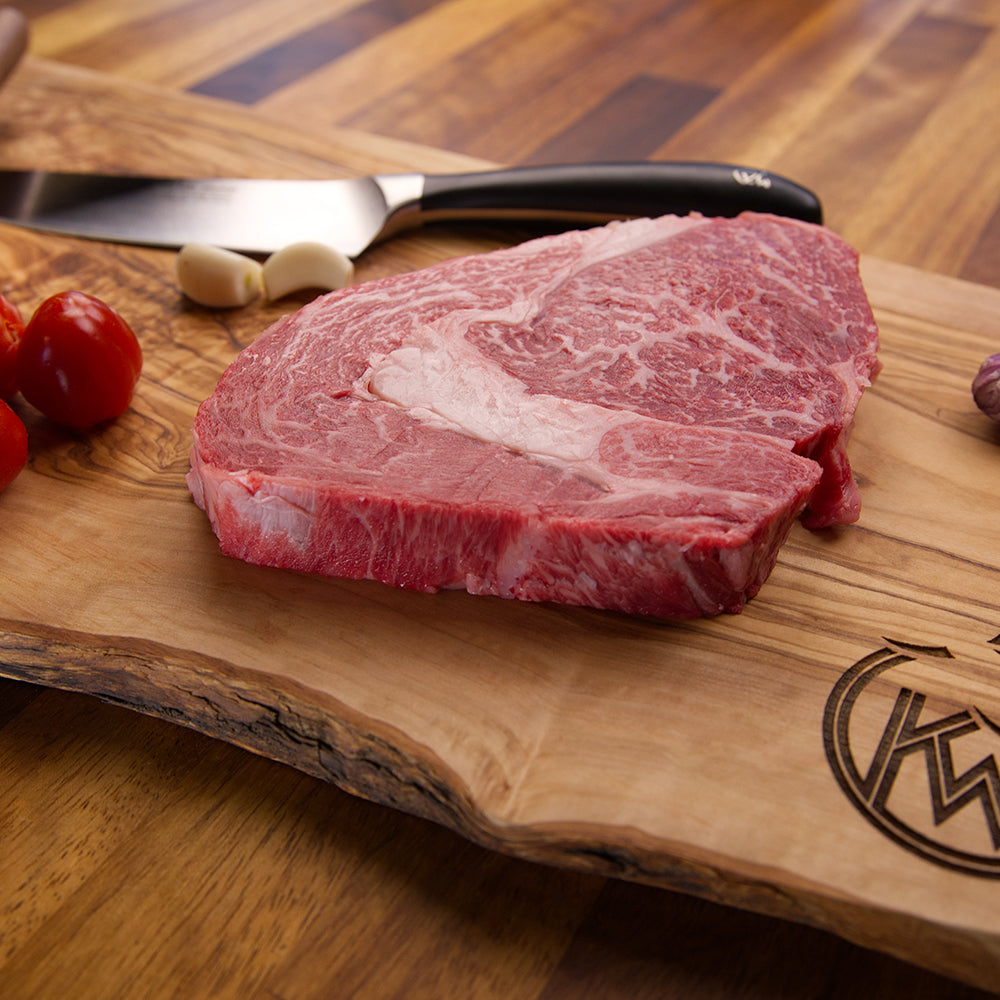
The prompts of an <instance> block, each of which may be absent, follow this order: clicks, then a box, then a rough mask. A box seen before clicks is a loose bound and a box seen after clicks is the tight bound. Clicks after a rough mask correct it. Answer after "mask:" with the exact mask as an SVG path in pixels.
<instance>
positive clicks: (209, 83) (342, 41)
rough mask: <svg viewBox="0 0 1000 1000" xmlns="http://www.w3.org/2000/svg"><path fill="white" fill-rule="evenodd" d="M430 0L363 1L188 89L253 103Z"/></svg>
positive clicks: (414, 13)
mask: <svg viewBox="0 0 1000 1000" xmlns="http://www.w3.org/2000/svg"><path fill="white" fill-rule="evenodd" d="M436 2H437V0H368V2H367V3H363V4H361V5H360V6H357V7H354V8H351V9H349V10H347V11H345V12H344V13H342V14H339V15H338V16H337V17H334V18H331V19H330V20H328V21H324V22H322V23H320V24H317V25H315V26H314V27H311V28H310V29H309V30H308V31H305V32H303V33H302V34H300V35H296V36H295V37H293V38H289V39H287V40H286V41H283V42H281V43H279V44H278V45H274V46H272V47H270V48H268V49H265V50H264V51H262V52H258V53H256V54H255V55H253V56H252V57H251V58H250V59H247V60H246V61H244V62H240V63H238V64H237V65H235V66H231V67H229V68H228V69H226V70H225V71H223V72H222V73H218V74H216V75H215V76H212V77H210V78H208V79H207V80H203V81H202V82H201V83H196V84H194V85H193V86H191V87H189V88H188V89H189V90H191V91H192V92H193V93H196V94H204V95H206V96H209V97H221V98H224V99H226V100H229V101H236V102H238V103H240V104H256V103H257V102H258V101H260V100H263V98H265V97H267V96H268V95H269V94H271V93H273V92H274V91H276V90H279V89H281V88H282V87H285V86H287V85H288V84H290V83H294V82H295V81H297V80H299V79H301V78H302V77H304V76H306V75H307V74H309V73H311V72H312V71H313V70H316V69H319V68H321V67H323V66H325V65H327V64H328V63H330V62H333V61H334V60H336V59H339V58H340V57H341V56H344V55H346V54H347V53H348V52H351V51H352V50H353V49H356V48H358V47H359V46H361V45H364V44H365V43H366V42H369V41H371V40H372V39H373V38H375V37H377V36H378V35H380V34H381V33H382V32H384V31H388V30H390V29H391V28H394V27H396V26H397V25H399V24H402V23H404V22H405V21H407V20H409V19H410V18H411V17H416V16H417V15H418V14H420V13H422V12H423V11H425V10H427V9H428V8H430V7H433V6H434V5H435V3H436Z"/></svg>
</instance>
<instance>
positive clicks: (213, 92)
mask: <svg viewBox="0 0 1000 1000" xmlns="http://www.w3.org/2000/svg"><path fill="white" fill-rule="evenodd" d="M19 7H20V9H22V10H23V11H24V12H25V14H27V15H28V16H29V18H30V21H31V28H32V41H31V50H30V51H31V52H32V54H34V55H36V56H43V57H46V58H48V59H53V60H57V61H60V62H65V63H68V64H71V65H77V66H82V67H87V68H92V69H97V70H100V71H103V72H108V73H111V74H114V75H115V76H118V77H122V78H125V79H130V80H135V81H137V82H139V83H148V84H155V85H157V86H164V87H168V88H175V89H178V90H188V91H192V92H194V93H198V94H202V95H206V96H209V97H214V98H219V99H221V100H224V101H232V102H236V103H238V104H241V105H245V106H248V107H252V108H254V109H255V110H257V111H260V112H263V113H265V114H267V115H271V116H274V118H275V119H276V120H278V121H280V122H282V123H284V124H287V125H289V126H292V127H295V128H300V129H304V130H308V131H310V132H312V133H313V134H315V135H316V136H317V138H318V139H321V138H322V136H323V135H324V134H331V135H332V134H334V133H336V134H337V135H338V136H341V137H342V136H344V135H345V134H347V133H345V132H344V131H343V130H345V129H346V130H355V131H357V132H358V133H359V134H369V133H373V134H376V135H378V136H383V137H387V138H388V139H390V140H391V139H401V140H407V141H412V142H418V143H421V144H425V145H428V146H432V147H440V148H443V149H447V150H450V151H453V152H455V153H459V154H465V155H467V156H470V157H474V158H481V159H486V160H491V161H497V162H502V163H533V162H543V161H552V160H563V159H626V158H685V159H686V158H717V159H726V160H733V161H740V162H745V163H748V164H754V165H758V166H763V167H767V168H769V169H772V170H776V171H779V172H782V173H786V174H788V175H790V176H794V177H795V178H796V179H797V180H800V181H802V182H803V183H806V184H808V185H809V186H811V187H813V188H815V189H816V190H817V191H818V192H820V194H821V196H822V198H823V201H824V204H825V206H826V208H827V214H828V221H829V223H830V225H831V226H832V227H833V228H835V229H837V230H839V231H840V232H842V233H843V234H844V235H845V236H847V237H848V238H849V239H851V240H852V241H854V242H855V243H856V245H858V246H859V248H861V249H862V250H863V251H865V252H868V253H871V254H875V255H878V256H881V257H885V258H888V259H890V260H895V261H899V262H901V263H905V264H910V265H914V266H918V267H922V268H925V269H928V270H933V271H937V272H940V273H943V274H948V275H953V276H956V277H961V278H965V279H968V280H972V281H976V282H979V283H982V284H989V285H993V286H996V287H1000V155H998V154H1000V139H998V134H1000V130H997V129H996V128H995V126H993V125H991V121H992V120H994V119H995V118H996V111H997V108H998V97H997V95H1000V2H998V0H869V2H861V0H853V2H848V0H837V2H833V0H831V2H826V3H822V2H817V3H806V4H804V3H801V2H799V0H759V2H747V0H674V2H670V0H662V2H654V0H439V2H433V0H367V2H355V0H197V2H192V0H142V2H136V0H75V2H67V3H60V2H57V0H26V2H23V3H21V4H19ZM0 99H2V95H0ZM80 116H81V127H82V128H85V127H86V121H87V117H86V116H87V109H86V108H81V109H80ZM54 774H59V775H61V776H63V778H64V779H65V777H66V776H67V775H68V776H70V778H71V780H64V783H63V784H61V785H60V786H58V789H57V792H56V794H53V785H52V783H51V778H52V776H53V775H54ZM0 781H2V783H3V787H4V789H5V796H4V798H3V799H2V801H0V810H2V811H0V836H2V831H3V829H4V826H5V824H12V825H13V826H12V827H11V828H16V829H17V831H18V836H20V837H34V838H37V841H38V843H39V851H38V856H37V864H36V865H35V866H34V867H33V868H32V869H31V870H30V871H27V872H25V871H23V870H20V869H19V870H17V871H14V870H11V869H10V867H9V866H5V865H4V863H3V859H2V858H0V959H2V960H3V961H4V963H5V965H4V966H3V971H4V973H5V976H4V979H5V980H6V981H7V982H8V983H9V982H17V983H19V984H22V985H21V986H20V987H19V989H21V990H22V992H20V993H16V994H14V995H13V996H12V995H11V994H10V992H9V990H8V991H7V992H5V991H4V989H3V987H2V986H0V996H4V997H8V996H10V997H11V1000H28V998H29V997H31V998H32V1000H34V998H36V997H56V996H70V995H72V994H73V991H74V985H75V984H76V983H77V982H78V980H79V978H80V977H81V976H82V975H83V974H85V973H88V972H90V973H94V974H97V975H100V976H103V977H104V978H105V981H107V982H113V983H115V984H116V986H117V988H118V989H119V990H120V993H119V995H128V996H134V997H138V996H174V995H177V996H212V995H226V996H246V997H253V996H282V997H285V998H289V1000H290V998H293V997H294V998H306V997H316V998H339V997H373V998H374V997H393V996H399V997H407V998H410V997H440V996H461V997H470V998H471V997H483V998H486V997H490V998H492V997H497V998H500V997H505V998H506V997H539V998H544V1000H564V998H565V1000H571V998H572V1000H576V998H585V997H594V998H598V997H600V998H605V997H606V998H611V1000H615V998H619V997H620V998H623V1000H624V998H629V1000H642V998H647V997H648V998H660V997H673V996H679V997H685V998H693V1000H700V998H706V1000H707V998H723V997H725V998H729V997H748V998H757V997H760V998H768V1000H770V998H780V997H789V998H798V997H833V996H838V997H839V996H853V995H857V996H873V997H880V998H883V997H884V998H890V1000H895V998H900V1000H902V998H907V1000H909V998H916V997H927V998H930V997H935V998H937V997H940V998H951V1000H972V998H974V997H981V996H986V994H984V993H982V992H980V991H977V990H974V989H972V988H970V987H966V986H963V985H961V984H959V983H956V982H952V981H949V980H945V979H942V978H940V977H938V976H934V975H931V974H929V973H926V972H924V971H921V970H919V969H917V968H915V967H914V966H911V965H907V964H904V963H901V962H898V961H895V960H894V959H891V958H888V957H886V956H884V955H880V954H877V953H875V952H870V951H866V950H863V949H860V948H857V947H854V946H853V945H850V944H848V943H846V942H844V941H842V940H840V939H838V938H835V937H833V936H832V935H829V934H826V933H823V932H820V931H816V930H812V929H809V928H806V927H802V926H798V925H792V924H786V923H784V922H781V921H776V920H772V919H768V918H764V917H759V916H755V915H752V914H748V913H744V912H740V911H736V910H732V909H728V908H723V907H719V906H716V905H714V904H711V903H708V902H704V901H701V900H696V899H693V898H688V897H685V896H680V895H676V894H673V893H668V892H664V891H659V890H653V889H647V888H644V887H641V886H637V885H629V884H626V883H622V882H618V881H615V880H606V879H602V878H598V877H595V876H590V875H584V874H580V873H572V872H565V871H558V870H554V869H548V868H545V867H539V866H535V865H530V864H527V863H522V862H518V861H515V860H512V859H509V858H505V857H502V856H499V855H496V854H492V853H489V852H486V851H484V850H482V849H480V848H478V847H476V846H474V845H471V844H468V843H466V842H464V841H462V840H461V839H459V838H457V837H455V836H453V835H451V834H450V833H448V832H446V831H444V830H441V829H438V828H437V827H434V826H432V825H431V824H428V823H425V822H422V821H419V820H416V819H413V818H412V817H409V816H405V815H402V814H399V813H396V812H395V811H392V810H388V809H384V808H381V807H377V806H373V805H370V804H368V803H364V802H361V801H359V800H357V799H354V798H352V797H350V796H348V795H346V794H343V793H341V792H339V791H338V790H336V789H335V788H332V787H331V786H329V785H325V784H322V783H320V782H318V781H316V780H314V779H312V778H309V777H308V776H305V775H302V774H300V773H298V772H295V771H292V770H290V769H288V768H286V767H283V766H281V765H278V764H274V763H271V762H268V761H266V760H263V759H260V758H258V757H255V756H252V755H249V754H246V753H243V752H242V751H240V750H238V749H236V748H234V747H232V746H229V745H227V744H224V743H219V742H216V741H213V740H210V739H208V738H206V737H203V736H200V735H198V734H196V733H193V732H190V731H188V730H186V729H181V728H178V727H174V726H171V725H168V724H166V723H162V722H158V721H155V720H153V719H149V718H145V717H142V716H138V715H136V714H135V713H132V712H129V711H126V710H124V709H121V708H116V707H114V706H110V705H105V704H101V703H98V702H95V701H93V700H91V699H89V698H86V697H83V696H80V695H73V694H68V693H64V692H58V691H53V690H43V689H40V688H35V687H32V686H30V685H26V684H21V683H15V682H12V681H6V680H0ZM165 812H169V814H170V816H171V827H170V828H171V830H172V831H173V830H175V829H176V828H177V826H178V825H182V826H183V827H184V829H185V830H187V831H188V836H187V837H186V838H185V839H184V840H183V842H181V843H178V842H177V841H176V839H169V840H168V838H167V837H166V836H165V835H164V833H163V829H164V828H163V826H162V825H161V817H162V816H163V814H164V813H165ZM452 872H458V873H460V874H459V875H458V876H457V877H452V874H451V873H452ZM25 880H33V881H34V883H35V885H36V886H37V892H34V893H31V894H25V893H24V892H23V891H21V890H22V887H23V885H24V884H25ZM15 893H16V894H17V898H18V901H19V902H18V912H17V913H16V915H15V914H14V913H12V912H10V911H8V910H5V900H7V899H13V898H14V895H15ZM25 900H29V902H25ZM15 916H16V919H14V918H15ZM95 922H96V924H97V926H99V927H100V928H101V931H102V933H103V934H104V935H106V939H107V941H108V947H107V948H106V949H96V950H95V949H94V947H93V946H92V940H93V939H92V937H88V936H87V935H85V934H84V933H83V931H84V930H85V929H86V928H88V927H93V926H94V925H95ZM192 926H194V927H196V928H198V930H199V933H198V934H192V933H191V927H192ZM178 942H183V947H182V948H178V947H176V946H175V945H176V944H177V943H178ZM0 982H2V980H0Z"/></svg>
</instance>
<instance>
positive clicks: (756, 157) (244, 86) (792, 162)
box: [22, 0, 1000, 286]
mask: <svg viewBox="0 0 1000 1000" xmlns="http://www.w3.org/2000/svg"><path fill="white" fill-rule="evenodd" d="M22 9H23V10H24V11H25V13H26V14H28V15H29V16H31V25H32V43H31V45H32V47H31V51H32V52H33V53H34V54H36V55H40V56H46V57H51V58H54V59H58V60H60V61H63V62H67V63H71V64H75V65H78V66H82V67H88V68H95V69H100V70H104V71H109V72H111V73H113V74H115V75H118V76H121V77H123V78H126V79H130V80H135V81H140V82H143V83H152V84H160V85H167V86H170V87H175V88H188V89H193V90H195V91H197V92H200V93H203V94H206V95H213V96H218V97H225V98H226V99H228V100H233V101H239V102H240V103H243V104H246V105H250V106H253V107H254V108H255V109H257V110H258V111H262V112H266V113H267V114H269V115H272V116H274V117H275V118H277V119H279V120H280V121H281V122H282V124H284V125H286V126H293V127H295V128H298V129H299V130H300V131H303V132H308V133H311V134H313V135H316V136H320V135H323V134H325V133H326V132H327V131H328V130H329V129H331V128H333V127H348V128H352V129H357V130H359V131H362V132H365V133H367V134H372V135H379V136H383V137H386V138H394V139H404V140H407V141H410V142H416V143H418V144H421V145H427V146H431V147H439V148H443V149H447V150H449V151H452V152H456V153H461V154H465V155H468V156H472V157H475V158H479V159H482V160H487V161H491V162H499V163H518V162H531V163H537V162H541V161H543V160H551V159H553V158H555V159H560V158H565V157H572V158H577V157H579V158H595V159H609V158H618V159H644V158H654V159H663V158H674V159H716V160H722V161H726V162H729V161H732V162H743V163H747V164H748V165H752V166H757V167H763V168H767V169H771V170H775V171H777V172H779V173H785V174H788V175H789V176H794V177H795V178H796V179H797V180H799V181H801V182H802V183H804V184H806V185H807V186H810V187H812V188H814V189H816V190H818V191H820V192H821V193H822V196H823V201H824V204H825V205H826V208H827V214H828V217H829V221H830V224H831V225H832V226H833V227H834V228H836V229H837V230H838V231H840V232H841V233H843V234H844V235H845V236H847V237H848V238H849V239H851V240H852V241H853V242H854V243H855V244H856V245H857V246H858V247H859V249H861V250H862V251H865V252H868V253H872V254H874V255H877V256H880V257H883V258H888V259H891V260H898V261H901V262H905V263H908V264H911V265H913V266H915V267H920V268H924V269H927V270H933V271H937V272H940V273H943V274H949V275H953V276H958V277H965V278H968V279H972V280H975V281H977V282H979V283H982V284H990V285H995V286H1000V255H998V254H996V253H995V243H994V242H991V241H995V233H996V231H997V228H998V225H1000V224H998V222H997V221H996V220H997V218H998V217H1000V216H998V212H1000V174H998V171H1000V168H998V167H997V164H998V163H1000V155H998V153H1000V150H998V148H997V143H998V142H1000V140H998V139H997V131H996V130H995V129H992V128H987V127H984V119H983V114H984V109H995V108H996V98H995V95H996V94H997V93H998V92H1000V81H998V79H997V75H998V73H1000V70H998V68H997V67H998V66H1000V58H998V55H1000V53H998V49H997V46H998V45H1000V30H998V28H1000V4H998V3H997V2H996V0H878V2H876V0H826V2H822V3H815V4H808V5H803V4H800V3H795V2H793V0H763V2H761V3H754V4H746V3H742V2H739V0H673V2H671V3H666V4H663V3H658V2H653V0H614V2H610V3H609V2H606V0H602V2H597V0H586V2H583V3H581V2H579V0H574V2H572V3H570V2H567V0H503V2H489V3H484V2H482V0H446V2H437V3H435V2H431V0H408V2H405V3H387V2H384V0H366V2H361V0H339V2H336V3H329V2H321V0H296V2H294V3H289V2H288V0H255V2H253V3H251V4H234V3H233V2H232V0H203V2H201V3H199V4H196V5H191V4H187V3H180V2H179V0H157V2H156V3H155V4H149V3H146V4H142V5H131V6H127V5H123V4H119V3H116V2H113V0H78V2H75V3H74V2H66V3H62V4H58V5H55V4H53V3H52V2H51V0H27V2H26V3H24V4H22ZM971 192H975V195H974V197H973V196H971V195H970V193H971ZM991 234H992V235H991ZM991 248H992V249H991Z"/></svg>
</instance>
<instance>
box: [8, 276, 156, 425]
mask: <svg viewBox="0 0 1000 1000" xmlns="http://www.w3.org/2000/svg"><path fill="white" fill-rule="evenodd" d="M141 370H142V350H141V349H140V347H139V341H138V340H137V339H136V336H135V334H134V333H133V332H132V329H131V328H130V327H129V325H128V323H126V322H125V320H123V319H122V318H121V316H119V315H118V313H117V312H115V310H114V309H112V308H111V307H110V306H109V305H107V304H106V303H104V302H102V301H101V300H100V299H97V298H94V296H92V295H87V294H86V293H84V292H60V293H59V294H58V295H53V296H52V297H51V298H48V299H46V300H45V301H44V302H43V303H42V304H41V305H40V306H39V307H38V308H37V309H36V310H35V312H34V313H33V314H32V316H31V318H30V319H29V320H28V322H27V324H26V325H25V327H24V333H23V334H22V335H21V346H20V347H19V348H18V352H17V380H18V386H19V387H20V390H21V395H22V396H24V398H25V399H26V400H27V401H28V402H29V403H31V405H32V406H34V407H35V408H36V409H38V410H41V412H42V413H44V414H45V416H47V417H48V418H49V419H50V420H55V421H56V422H57V423H60V424H65V425H66V426H68V427H73V428H75V429H77V430H85V429H86V428H88V427H93V426H94V425H95V424H99V423H101V422H102V421H104V420H112V419H114V418H115V417H120V416H121V415H122V414H123V413H124V412H125V411H126V410H127V409H128V405H129V403H130V402H131V401H132V393H133V392H134V391H135V384H136V382H138V380H139V372H140V371H141Z"/></svg>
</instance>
